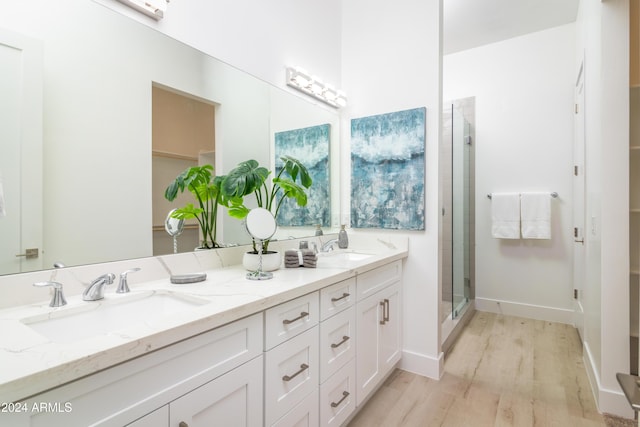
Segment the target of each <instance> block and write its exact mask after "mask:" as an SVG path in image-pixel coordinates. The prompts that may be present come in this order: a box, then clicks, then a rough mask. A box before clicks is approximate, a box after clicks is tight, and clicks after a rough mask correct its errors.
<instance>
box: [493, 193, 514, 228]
mask: <svg viewBox="0 0 640 427" xmlns="http://www.w3.org/2000/svg"><path fill="white" fill-rule="evenodd" d="M491 220H492V223H491V235H492V236H493V237H495V238H496V239H519V238H520V194H518V193H493V194H492V195H491Z"/></svg>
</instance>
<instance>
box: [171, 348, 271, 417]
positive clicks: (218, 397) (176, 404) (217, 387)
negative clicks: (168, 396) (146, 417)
mask: <svg viewBox="0 0 640 427" xmlns="http://www.w3.org/2000/svg"><path fill="white" fill-rule="evenodd" d="M262 384H263V383H262V356H259V357H256V358H255V359H253V360H251V361H249V362H247V363H245V364H244V365H242V366H239V367H237V368H236V369H234V370H232V371H231V372H228V373H226V374H224V375H223V376H221V377H219V378H217V379H215V380H213V381H210V382H208V383H207V384H205V385H203V386H201V387H199V388H197V389H195V390H193V391H191V392H189V393H187V394H185V395H184V396H182V397H181V398H179V399H177V400H175V401H173V402H171V403H170V404H169V415H170V417H169V418H170V423H169V425H171V426H178V425H180V426H184V425H187V426H189V427H209V426H218V425H219V426H225V427H230V426H251V427H252V426H258V425H262V408H263V405H262V396H263V393H262Z"/></svg>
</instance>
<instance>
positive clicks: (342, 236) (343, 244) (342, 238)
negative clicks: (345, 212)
mask: <svg viewBox="0 0 640 427" xmlns="http://www.w3.org/2000/svg"><path fill="white" fill-rule="evenodd" d="M338 247H339V248H340V249H347V248H348V247H349V236H347V230H345V229H344V224H342V225H341V226H340V231H339V232H338Z"/></svg>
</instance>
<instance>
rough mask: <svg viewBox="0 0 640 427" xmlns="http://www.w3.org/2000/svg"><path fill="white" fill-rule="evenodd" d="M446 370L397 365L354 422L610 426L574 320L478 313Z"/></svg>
mask: <svg viewBox="0 0 640 427" xmlns="http://www.w3.org/2000/svg"><path fill="white" fill-rule="evenodd" d="M444 371H445V372H444V375H443V377H442V378H441V379H440V380H439V381H436V380H432V379H428V378H424V377H421V376H419V375H414V374H411V373H408V372H404V371H401V370H396V371H395V372H394V373H393V374H392V375H391V376H390V377H389V378H388V379H387V380H386V381H385V383H384V384H383V385H382V386H381V387H380V388H379V389H378V391H377V392H376V393H375V395H374V396H372V397H371V399H369V402H368V403H367V404H366V405H365V407H364V408H362V410H361V411H360V412H359V413H358V415H357V416H356V417H355V418H354V419H353V420H352V421H351V422H350V423H349V426H350V427H361V426H362V427H370V426H384V427H395V426H408V427H412V426H416V427H432V426H434V427H436V426H437V427H485V426H486V427H493V426H496V427H498V426H499V427H528V426H532V427H537V426H544V427H548V426H561V427H568V426H578V427H596V426H605V422H604V418H603V417H602V415H601V414H599V413H598V410H597V407H596V405H595V401H594V399H593V395H592V393H591V388H590V386H589V381H588V379H587V376H586V372H585V368H584V364H583V362H582V345H581V342H580V339H579V337H578V334H577V332H576V330H575V329H574V328H573V327H571V326H569V325H564V324H559V323H552V322H544V321H538V320H531V319H523V318H518V317H512V316H503V315H498V314H493V313H483V312H476V313H475V314H474V315H473V318H472V319H471V321H470V322H469V324H468V325H467V327H466V328H465V329H464V330H463V331H462V332H461V333H460V336H459V337H458V339H457V341H456V342H455V343H454V344H453V345H452V347H451V350H450V352H449V354H448V355H447V356H446V358H445V367H444Z"/></svg>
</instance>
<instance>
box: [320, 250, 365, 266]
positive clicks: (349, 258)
mask: <svg viewBox="0 0 640 427" xmlns="http://www.w3.org/2000/svg"><path fill="white" fill-rule="evenodd" d="M318 255H319V257H318V260H319V261H320V260H326V261H320V262H323V263H324V262H326V263H330V264H343V263H348V262H353V261H361V260H363V259H367V258H370V257H372V256H373V254H369V253H364V252H355V251H344V252H343V251H332V252H324V253H319V254H318Z"/></svg>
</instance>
